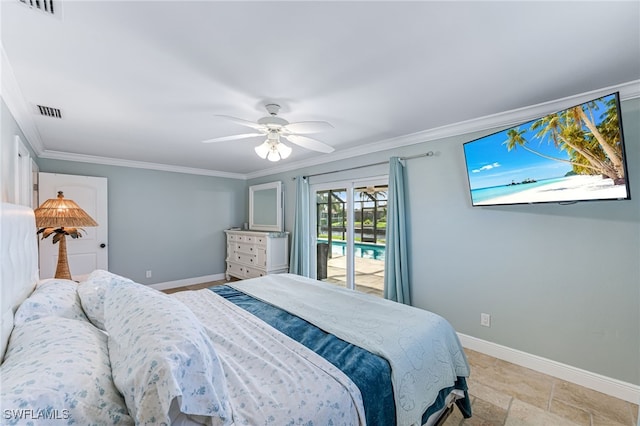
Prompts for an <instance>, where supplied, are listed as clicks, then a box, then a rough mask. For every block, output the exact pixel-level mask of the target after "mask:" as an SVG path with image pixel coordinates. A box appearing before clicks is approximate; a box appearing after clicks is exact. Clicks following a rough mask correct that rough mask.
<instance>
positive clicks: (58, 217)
mask: <svg viewBox="0 0 640 426" xmlns="http://www.w3.org/2000/svg"><path fill="white" fill-rule="evenodd" d="M34 213H35V216H36V226H37V227H38V228H41V229H40V230H39V231H38V234H40V233H42V238H46V237H47V236H49V235H51V234H53V233H55V234H56V237H54V239H53V243H54V244H55V243H56V241H59V242H60V245H59V248H58V265H57V267H56V275H55V277H56V278H64V279H67V280H70V279H71V272H70V271H69V262H68V260H67V241H66V238H65V236H66V235H70V236H72V237H73V238H78V237H80V235H81V234H80V232H79V230H78V229H76V228H78V227H81V226H98V223H97V222H96V221H95V220H93V218H92V217H91V216H89V215H88V214H87V212H85V211H84V210H82V209H81V208H80V206H79V205H77V204H76V203H75V202H74V201H73V200H66V199H65V198H64V195H63V194H62V191H58V198H55V199H50V200H47V201H45V202H44V203H42V205H41V206H40V207H38V208H37V209H35V211H34ZM65 228H67V229H65Z"/></svg>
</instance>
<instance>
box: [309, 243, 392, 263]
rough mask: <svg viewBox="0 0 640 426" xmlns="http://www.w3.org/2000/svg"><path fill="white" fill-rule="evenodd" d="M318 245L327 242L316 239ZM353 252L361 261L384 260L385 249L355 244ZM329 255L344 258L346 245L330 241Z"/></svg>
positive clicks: (374, 245)
mask: <svg viewBox="0 0 640 426" xmlns="http://www.w3.org/2000/svg"><path fill="white" fill-rule="evenodd" d="M318 243H319V244H322V243H324V244H326V243H327V240H323V239H318ZM353 251H354V255H355V256H356V257H361V258H363V259H375V260H384V251H385V247H384V245H381V244H369V243H360V242H356V243H354V244H353ZM331 254H332V255H335V256H346V254H347V243H346V241H341V240H337V241H336V240H332V241H331Z"/></svg>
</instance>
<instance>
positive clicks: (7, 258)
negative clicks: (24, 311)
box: [0, 203, 39, 360]
mask: <svg viewBox="0 0 640 426" xmlns="http://www.w3.org/2000/svg"><path fill="white" fill-rule="evenodd" d="M38 277H39V273H38V239H37V237H36V220H35V216H34V215H33V209H31V208H29V207H25V206H18V205H16V204H9V203H2V206H1V207H0V305H1V309H2V310H1V311H0V314H1V315H2V340H1V341H0V360H1V359H2V357H4V351H5V349H6V347H7V342H8V340H9V336H10V334H11V330H12V329H13V313H14V312H15V309H16V308H17V307H18V306H19V305H20V303H22V302H23V301H24V299H26V298H27V296H29V294H31V292H32V291H33V288H34V287H35V285H36V282H37V281H38Z"/></svg>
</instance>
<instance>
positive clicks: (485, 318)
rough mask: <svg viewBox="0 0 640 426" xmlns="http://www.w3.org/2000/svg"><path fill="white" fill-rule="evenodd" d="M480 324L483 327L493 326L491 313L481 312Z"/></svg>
mask: <svg viewBox="0 0 640 426" xmlns="http://www.w3.org/2000/svg"><path fill="white" fill-rule="evenodd" d="M480 325H481V326H483V327H491V315H489V314H480Z"/></svg>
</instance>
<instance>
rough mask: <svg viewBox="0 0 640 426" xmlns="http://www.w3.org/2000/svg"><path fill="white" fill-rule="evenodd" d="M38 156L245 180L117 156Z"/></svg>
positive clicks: (235, 175)
mask: <svg viewBox="0 0 640 426" xmlns="http://www.w3.org/2000/svg"><path fill="white" fill-rule="evenodd" d="M39 157H40V158H46V159H49V160H63V161H76V162H79V163H91V164H102V165H105V166H119V167H131V168H135V169H148V170H159V171H164V172H174V173H185V174H190V175H202V176H214V177H222V178H227V179H241V180H246V176H245V175H243V174H240V173H229V172H221V171H217V170H206V169H196V168H191V167H181V166H171V165H168V164H159V163H147V162H144V161H133V160H122V159H119V158H110V157H99V156H95V155H85V154H74V153H69V152H60V151H50V150H45V151H43V152H42V153H41V154H40V155H39Z"/></svg>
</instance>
